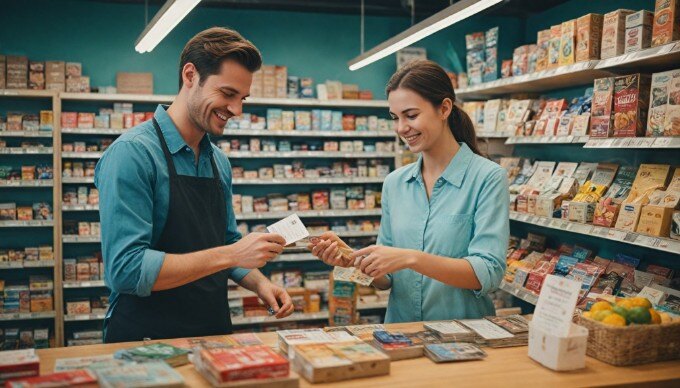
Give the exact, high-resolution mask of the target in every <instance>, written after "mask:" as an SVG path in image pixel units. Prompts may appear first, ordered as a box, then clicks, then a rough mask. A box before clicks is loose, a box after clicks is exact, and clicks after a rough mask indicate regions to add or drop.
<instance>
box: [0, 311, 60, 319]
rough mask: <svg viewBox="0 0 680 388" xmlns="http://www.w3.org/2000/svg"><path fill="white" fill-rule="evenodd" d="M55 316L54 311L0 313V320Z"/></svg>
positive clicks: (50, 317) (51, 317)
mask: <svg viewBox="0 0 680 388" xmlns="http://www.w3.org/2000/svg"><path fill="white" fill-rule="evenodd" d="M55 316H56V313H55V312H54V311H43V312H40V313H0V321H26V320H33V319H53V318H54V317H55Z"/></svg>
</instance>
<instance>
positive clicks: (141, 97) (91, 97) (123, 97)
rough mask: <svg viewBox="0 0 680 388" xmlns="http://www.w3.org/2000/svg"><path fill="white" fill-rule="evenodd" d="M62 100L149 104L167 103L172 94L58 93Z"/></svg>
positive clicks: (170, 100)
mask: <svg viewBox="0 0 680 388" xmlns="http://www.w3.org/2000/svg"><path fill="white" fill-rule="evenodd" d="M59 96H60V97H61V99H62V100H64V101H111V102H141V103H150V104H169V103H171V102H172V101H173V100H174V99H175V96H174V95H163V94H124V93H63V92H62V93H59Z"/></svg>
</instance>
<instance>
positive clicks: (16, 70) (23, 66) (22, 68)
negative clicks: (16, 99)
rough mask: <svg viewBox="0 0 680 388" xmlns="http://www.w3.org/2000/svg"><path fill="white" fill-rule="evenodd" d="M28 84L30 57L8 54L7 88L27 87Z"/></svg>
mask: <svg viewBox="0 0 680 388" xmlns="http://www.w3.org/2000/svg"><path fill="white" fill-rule="evenodd" d="M27 86H28V58H26V57H20V56H14V55H8V56H7V78H6V87H7V89H26V88H27Z"/></svg>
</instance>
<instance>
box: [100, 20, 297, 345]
mask: <svg viewBox="0 0 680 388" xmlns="http://www.w3.org/2000/svg"><path fill="white" fill-rule="evenodd" d="M261 65H262V58H261V56H260V53H259V51H258V50H257V48H255V46H253V44H252V43H250V42H249V41H248V40H246V39H244V38H243V37H242V36H241V35H239V34H238V33H237V32H235V31H232V30H227V29H224V28H211V29H208V30H205V31H203V32H201V33H199V34H197V35H196V36H194V37H193V38H192V39H191V40H190V41H189V42H188V43H187V45H186V46H185V47H184V50H183V51H182V55H181V57H180V66H179V85H180V90H179V93H178V95H177V97H176V99H175V101H174V102H173V103H172V105H170V106H169V107H166V106H161V105H159V106H158V108H157V109H156V112H155V114H154V119H153V120H150V121H147V122H145V123H143V124H140V125H138V126H136V127H134V128H132V129H131V130H130V131H129V132H127V133H126V134H124V135H123V136H121V137H120V138H119V139H118V140H116V141H115V142H114V143H113V144H112V145H111V146H110V147H109V149H108V150H107V151H106V152H105V153H104V156H103V157H102V159H101V161H100V162H99V163H98V165H97V170H96V173H95V184H96V185H97V188H98V189H99V191H100V216H101V229H102V250H103V255H104V266H105V278H106V284H107V286H108V287H109V288H110V289H111V290H112V292H111V298H110V302H111V305H110V307H109V311H108V312H107V315H106V319H105V323H104V330H105V341H106V342H122V341H139V340H142V339H144V338H152V339H160V338H176V337H190V336H205V335H216V334H225V333H229V332H230V331H231V319H230V316H229V304H228V299H227V280H228V278H229V277H230V278H231V279H233V280H234V281H236V282H237V283H239V284H240V285H241V286H243V287H245V288H247V289H249V290H251V291H254V292H255V293H256V294H257V295H258V296H259V297H260V298H261V299H262V300H263V301H264V302H265V303H267V304H268V305H269V306H270V307H271V308H272V309H273V310H274V311H275V313H276V317H277V318H282V317H285V316H288V315H290V314H291V313H292V312H293V305H292V301H291V298H290V296H289V295H288V294H287V293H286V291H285V290H283V289H282V288H280V287H277V286H275V285H273V284H272V283H271V282H270V281H269V280H268V279H267V278H265V277H264V275H262V273H261V272H260V271H259V270H257V268H260V267H262V266H263V265H265V264H266V263H267V262H268V261H269V260H271V259H273V258H274V257H276V256H277V255H278V254H280V253H281V251H282V250H283V246H284V245H285V240H284V238H283V237H282V236H280V235H278V234H269V233H251V234H249V235H247V236H245V237H243V238H241V235H240V234H239V233H238V232H237V229H236V219H235V217H234V211H233V209H232V203H231V199H232V194H231V165H230V164H229V160H228V159H227V157H226V156H225V155H224V153H222V152H221V151H220V150H219V148H217V147H215V146H214V145H213V144H212V143H211V142H210V139H209V138H208V135H209V134H210V135H215V136H220V135H221V134H222V132H223V128H224V125H225V123H226V122H227V120H228V119H229V118H231V117H233V116H237V115H239V114H241V112H242V108H243V100H244V99H245V98H246V97H248V94H249V90H250V84H251V82H252V74H253V72H255V71H257V69H259V68H260V66H261Z"/></svg>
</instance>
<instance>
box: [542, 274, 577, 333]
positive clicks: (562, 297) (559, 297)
mask: <svg viewBox="0 0 680 388" xmlns="http://www.w3.org/2000/svg"><path fill="white" fill-rule="evenodd" d="M580 289H581V282H577V281H574V280H570V279H566V278H563V277H559V276H555V275H548V276H547V277H546V279H545V282H544V283H543V288H542V289H541V293H540V294H539V296H538V303H536V310H535V311H534V317H533V319H532V321H533V322H534V324H535V325H536V326H537V327H539V328H540V329H541V330H543V331H545V332H546V333H553V334H554V335H556V336H558V337H566V336H567V335H568V334H569V328H570V327H571V318H572V316H573V314H574V309H575V308H576V301H577V300H578V294H579V290H580Z"/></svg>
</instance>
